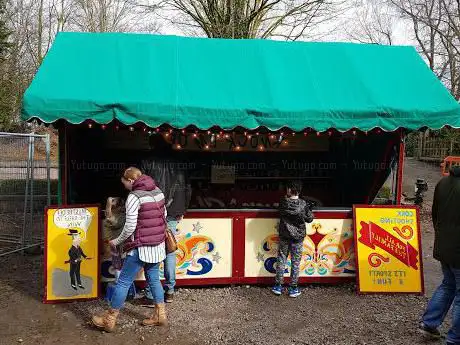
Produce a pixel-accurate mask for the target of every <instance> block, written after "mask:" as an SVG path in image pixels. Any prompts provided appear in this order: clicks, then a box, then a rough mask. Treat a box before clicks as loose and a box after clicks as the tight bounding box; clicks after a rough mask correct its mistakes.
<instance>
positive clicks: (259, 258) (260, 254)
mask: <svg viewBox="0 0 460 345" xmlns="http://www.w3.org/2000/svg"><path fill="white" fill-rule="evenodd" d="M263 261H264V254H262V253H261V252H258V253H257V262H263Z"/></svg>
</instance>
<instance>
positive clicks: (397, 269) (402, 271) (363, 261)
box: [353, 205, 424, 294]
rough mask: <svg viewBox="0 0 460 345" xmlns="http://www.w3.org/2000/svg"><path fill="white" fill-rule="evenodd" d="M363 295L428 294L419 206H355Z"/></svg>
mask: <svg viewBox="0 0 460 345" xmlns="http://www.w3.org/2000/svg"><path fill="white" fill-rule="evenodd" d="M353 213H354V231H355V234H354V238H355V251H356V267H357V274H356V280H357V285H358V292H359V293H416V294H423V293H424V284H423V262H422V254H421V250H422V247H421V241H420V222H419V211H418V208H417V207H413V206H401V205H395V206H392V205H389V206H383V205H382V206H380V205H379V206H376V205H375V206H374V205H355V206H354V207H353Z"/></svg>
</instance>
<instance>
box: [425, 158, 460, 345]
mask: <svg viewBox="0 0 460 345" xmlns="http://www.w3.org/2000/svg"><path fill="white" fill-rule="evenodd" d="M432 218H433V226H434V231H435V239H434V249H433V257H434V258H435V259H436V260H438V261H440V263H441V268H442V272H443V275H444V279H443V281H442V283H441V285H440V286H439V287H438V288H437V290H436V291H435V292H434V294H433V297H432V298H431V300H430V302H429V303H428V307H427V309H426V311H425V313H424V314H423V318H422V322H421V323H420V326H419V329H420V330H421V331H422V333H424V334H426V335H429V336H431V337H435V338H440V337H441V334H440V333H439V331H438V327H439V326H440V325H441V324H442V322H443V321H444V318H445V317H446V315H447V312H448V311H449V308H450V307H451V305H452V303H454V305H453V311H452V313H453V321H452V327H451V329H450V330H449V332H448V334H447V340H446V344H448V345H454V344H460V167H459V166H457V167H453V168H452V169H451V170H450V174H449V176H446V177H444V178H442V179H441V181H439V182H438V184H437V185H436V188H435V191H434V199H433V207H432Z"/></svg>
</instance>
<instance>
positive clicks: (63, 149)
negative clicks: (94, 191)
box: [58, 125, 68, 205]
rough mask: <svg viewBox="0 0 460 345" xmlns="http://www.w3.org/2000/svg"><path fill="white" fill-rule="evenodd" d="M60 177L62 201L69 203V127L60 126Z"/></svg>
mask: <svg viewBox="0 0 460 345" xmlns="http://www.w3.org/2000/svg"><path fill="white" fill-rule="evenodd" d="M58 135H59V145H58V146H59V162H58V163H59V179H60V180H61V201H62V204H64V205H65V204H67V169H68V164H67V163H68V161H67V128H66V126H65V125H63V126H62V127H59V132H58Z"/></svg>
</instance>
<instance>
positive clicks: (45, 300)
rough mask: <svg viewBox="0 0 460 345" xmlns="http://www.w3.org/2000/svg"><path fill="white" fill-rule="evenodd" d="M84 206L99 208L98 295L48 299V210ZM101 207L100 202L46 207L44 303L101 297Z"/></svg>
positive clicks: (89, 299)
mask: <svg viewBox="0 0 460 345" xmlns="http://www.w3.org/2000/svg"><path fill="white" fill-rule="evenodd" d="M84 207H96V208H97V217H98V226H97V231H98V236H97V240H98V243H97V246H96V258H94V260H96V261H97V277H96V286H97V287H96V289H97V290H96V297H90V298H66V299H58V300H49V299H48V289H47V288H48V286H47V282H48V210H56V209H66V208H84ZM100 210H101V207H100V205H99V204H75V205H62V206H59V205H50V206H48V207H45V217H44V218H45V255H44V256H45V267H44V269H45V294H44V296H43V303H44V304H58V303H67V302H75V301H79V302H84V301H94V300H95V299H99V298H100V297H101V260H100V256H101V252H100V247H99V245H100V242H101V233H102V232H101V229H102V228H101V216H100Z"/></svg>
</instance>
